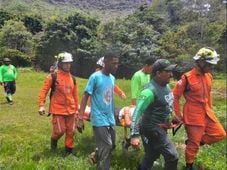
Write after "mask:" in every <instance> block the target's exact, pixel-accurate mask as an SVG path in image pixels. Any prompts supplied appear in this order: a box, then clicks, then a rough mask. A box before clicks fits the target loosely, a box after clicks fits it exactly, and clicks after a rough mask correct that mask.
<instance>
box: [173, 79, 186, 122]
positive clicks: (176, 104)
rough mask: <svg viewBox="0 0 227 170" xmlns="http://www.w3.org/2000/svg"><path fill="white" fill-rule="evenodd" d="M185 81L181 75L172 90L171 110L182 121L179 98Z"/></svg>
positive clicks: (183, 89)
mask: <svg viewBox="0 0 227 170" xmlns="http://www.w3.org/2000/svg"><path fill="white" fill-rule="evenodd" d="M186 81H187V80H186V77H185V76H184V75H183V76H182V77H181V79H180V80H179V81H178V82H177V84H176V85H175V87H174V89H173V97H174V100H173V110H174V112H175V115H176V116H177V118H179V119H182V116H183V114H182V112H181V108H180V98H181V96H182V94H183V93H184V91H185V88H186V87H185V86H186Z"/></svg>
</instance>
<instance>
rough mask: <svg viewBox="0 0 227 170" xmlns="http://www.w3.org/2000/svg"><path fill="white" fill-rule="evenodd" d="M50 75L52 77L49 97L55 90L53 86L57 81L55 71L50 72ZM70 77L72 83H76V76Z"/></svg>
mask: <svg viewBox="0 0 227 170" xmlns="http://www.w3.org/2000/svg"><path fill="white" fill-rule="evenodd" d="M51 77H52V83H51V87H50V88H51V91H50V99H51V97H52V95H53V93H54V91H55V87H56V81H57V73H56V72H54V73H51ZM71 77H72V79H73V84H74V85H76V77H75V76H73V75H71Z"/></svg>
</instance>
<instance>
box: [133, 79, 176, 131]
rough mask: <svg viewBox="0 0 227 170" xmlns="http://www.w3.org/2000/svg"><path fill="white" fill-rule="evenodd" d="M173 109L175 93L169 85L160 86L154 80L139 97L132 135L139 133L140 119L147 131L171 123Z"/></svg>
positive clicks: (134, 114)
mask: <svg viewBox="0 0 227 170" xmlns="http://www.w3.org/2000/svg"><path fill="white" fill-rule="evenodd" d="M172 111H173V94H172V92H171V89H170V87H169V85H166V86H160V85H158V84H157V83H156V82H155V81H154V80H151V82H150V83H149V84H148V85H147V86H146V89H144V90H143V91H142V92H141V94H140V96H139V99H138V100H137V105H136V109H135V111H134V113H133V117H132V126H131V129H132V131H131V135H138V134H139V127H138V124H139V120H140V119H141V116H142V115H143V118H142V120H141V126H142V127H143V128H145V129H146V130H147V131H149V130H152V128H154V127H155V126H158V125H159V124H162V123H169V122H168V121H169V118H170V117H171V114H172Z"/></svg>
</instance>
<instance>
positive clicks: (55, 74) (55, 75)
mask: <svg viewBox="0 0 227 170" xmlns="http://www.w3.org/2000/svg"><path fill="white" fill-rule="evenodd" d="M51 78H52V83H51V87H50V88H51V91H50V99H51V97H52V95H53V93H54V90H55V87H56V85H55V84H56V80H57V73H56V72H54V73H51Z"/></svg>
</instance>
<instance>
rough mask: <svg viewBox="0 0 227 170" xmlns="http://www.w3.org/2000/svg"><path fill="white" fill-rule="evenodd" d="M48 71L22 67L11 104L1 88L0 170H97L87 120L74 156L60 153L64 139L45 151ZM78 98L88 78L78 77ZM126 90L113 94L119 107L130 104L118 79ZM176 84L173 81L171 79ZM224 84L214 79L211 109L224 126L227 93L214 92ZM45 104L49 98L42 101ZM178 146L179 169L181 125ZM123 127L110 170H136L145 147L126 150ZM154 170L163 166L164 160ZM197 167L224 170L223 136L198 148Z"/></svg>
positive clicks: (48, 126) (127, 86)
mask: <svg viewBox="0 0 227 170" xmlns="http://www.w3.org/2000/svg"><path fill="white" fill-rule="evenodd" d="M46 75H47V74H46V73H43V72H35V71H33V70H32V69H29V68H27V69H20V70H19V77H18V80H17V92H16V94H15V95H14V100H15V104H14V105H12V106H9V105H8V104H7V103H6V100H5V94H4V92H3V88H2V89H1V91H0V169H1V170H3V169H4V170H13V169H17V170H18V169H19V170H33V169H34V170H36V169H37V170H41V169H42V170H46V169H51V170H58V169H68V170H71V169H72V170H75V169H76V170H95V169H96V167H95V166H93V165H91V164H89V162H88V155H89V153H91V152H92V151H93V149H94V147H95V145H94V140H93V137H92V136H93V135H92V129H91V125H90V123H86V126H85V131H84V133H83V134H79V133H77V134H76V135H75V153H76V155H77V157H78V158H79V159H78V160H74V159H72V158H71V157H64V138H61V139H60V141H59V145H58V146H59V147H58V150H57V153H51V152H50V150H49V144H50V135H51V131H52V127H51V117H46V116H39V115H38V112H37V111H38V105H37V104H38V93H39V90H40V87H41V85H42V84H43V80H44V79H45V77H46ZM77 82H78V85H79V91H80V97H81V95H82V93H83V90H84V87H85V85H86V82H87V80H86V79H81V78H77ZM116 83H117V84H118V85H119V86H120V87H121V88H122V89H123V90H124V91H125V93H126V94H127V96H128V98H127V99H126V100H125V101H122V99H120V98H119V97H118V96H117V95H116V96H115V104H116V106H117V107H122V106H125V105H129V104H130V81H129V80H117V82H116ZM172 84H174V82H172ZM223 89H225V81H224V80H220V79H218V80H215V81H214V90H213V94H214V111H215V112H216V114H217V116H218V117H219V118H220V119H221V122H222V123H223V124H224V126H225V127H226V106H225V100H226V96H220V95H216V94H217V92H221V91H222V90H223ZM46 108H48V102H47V104H46ZM169 135H170V137H171V138H172V139H173V141H174V143H175V144H176V146H177V149H178V151H179V155H180V160H179V164H178V169H179V170H181V169H183V166H184V141H185V139H186V135H185V132H184V128H181V129H180V130H179V132H178V133H177V134H176V135H175V136H174V137H173V136H172V135H171V133H169ZM122 139H123V128H121V127H118V128H117V148H116V150H115V151H114V152H113V159H112V164H111V170H136V167H137V165H138V162H139V161H140V159H141V158H142V156H143V149H142V148H141V150H139V151H138V150H133V149H132V148H130V149H129V152H128V153H124V152H123V151H122V148H121V142H122ZM159 162H160V165H158V166H156V167H155V168H154V169H156V170H158V169H163V166H164V165H163V159H162V158H161V159H160V161H159ZM196 166H197V167H200V169H202V168H203V169H209V170H214V169H217V170H222V169H223V170H224V169H226V168H227V167H226V140H225V141H222V142H219V143H217V144H215V145H212V146H204V147H201V149H200V152H199V154H198V157H197V161H196Z"/></svg>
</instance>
